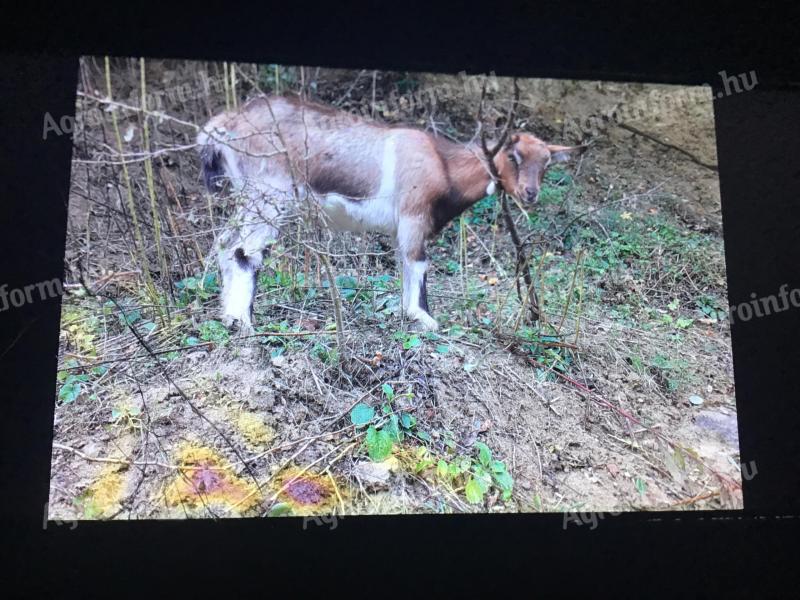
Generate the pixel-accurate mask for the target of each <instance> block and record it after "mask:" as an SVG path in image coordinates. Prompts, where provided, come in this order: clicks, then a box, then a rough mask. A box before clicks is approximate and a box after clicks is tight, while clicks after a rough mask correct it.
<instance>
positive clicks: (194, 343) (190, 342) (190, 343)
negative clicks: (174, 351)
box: [184, 335, 203, 346]
mask: <svg viewBox="0 0 800 600" xmlns="http://www.w3.org/2000/svg"><path fill="white" fill-rule="evenodd" d="M184 343H185V344H186V345H187V346H197V344H202V343H203V342H202V341H200V339H198V338H196V337H194V336H193V335H190V336H189V337H187V338H186V340H184Z"/></svg>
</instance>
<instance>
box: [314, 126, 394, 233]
mask: <svg viewBox="0 0 800 600" xmlns="http://www.w3.org/2000/svg"><path fill="white" fill-rule="evenodd" d="M396 172H397V147H396V144H395V140H394V138H393V136H391V135H390V136H388V137H387V138H386V140H385V141H384V143H383V153H382V156H381V182H380V187H379V189H378V191H377V193H376V194H375V196H374V197H372V198H361V199H353V198H345V197H344V196H342V195H341V194H325V195H324V196H323V197H321V198H320V204H321V206H322V210H323V211H324V212H325V214H326V216H327V217H328V219H329V221H328V225H329V226H330V227H331V228H333V229H338V230H344V231H359V232H361V231H377V232H380V233H387V234H394V233H395V232H396V229H397V214H396V204H397V202H396V201H395V195H396V193H395V192H396V188H397V183H396V180H397V176H396Z"/></svg>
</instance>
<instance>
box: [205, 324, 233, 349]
mask: <svg viewBox="0 0 800 600" xmlns="http://www.w3.org/2000/svg"><path fill="white" fill-rule="evenodd" d="M198 331H199V334H200V339H201V340H203V341H204V342H214V343H215V344H225V343H226V342H227V341H228V340H229V339H230V336H231V334H230V332H229V331H228V328H227V327H225V325H223V324H222V323H220V322H219V321H213V320H210V321H203V322H202V323H200V326H199V327H198Z"/></svg>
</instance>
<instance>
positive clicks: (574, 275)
mask: <svg viewBox="0 0 800 600" xmlns="http://www.w3.org/2000/svg"><path fill="white" fill-rule="evenodd" d="M581 260H583V248H581V249H580V252H578V260H577V262H576V264H575V270H574V271H573V272H572V283H570V286H569V292H567V301H566V302H565V303H564V312H563V313H562V314H561V322H560V323H559V324H558V330H557V333H558V334H560V333H561V328H562V327H563V326H564V320H565V319H566V318H567V312H568V311H569V305H570V304H571V303H572V291H573V290H574V289H575V280H576V279H577V277H578V269H580V267H581Z"/></svg>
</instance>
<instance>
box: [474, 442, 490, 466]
mask: <svg viewBox="0 0 800 600" xmlns="http://www.w3.org/2000/svg"><path fill="white" fill-rule="evenodd" d="M475 447H476V448H477V449H478V460H480V461H481V464H482V465H483V466H485V467H488V466H489V464H490V463H491V462H492V451H491V450H489V446H487V445H486V444H484V443H483V442H475Z"/></svg>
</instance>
